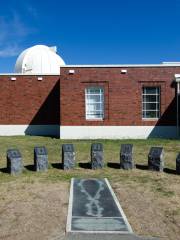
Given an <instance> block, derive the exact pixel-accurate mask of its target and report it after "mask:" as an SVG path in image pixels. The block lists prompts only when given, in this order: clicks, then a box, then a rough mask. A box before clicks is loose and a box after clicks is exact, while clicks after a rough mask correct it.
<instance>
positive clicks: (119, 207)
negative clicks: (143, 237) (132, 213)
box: [105, 178, 133, 233]
mask: <svg viewBox="0 0 180 240" xmlns="http://www.w3.org/2000/svg"><path fill="white" fill-rule="evenodd" d="M105 182H106V184H107V186H108V187H109V190H110V192H111V195H112V197H113V199H114V201H115V203H116V206H117V208H118V209H119V211H120V213H121V215H122V218H123V219H124V221H125V224H126V226H127V228H128V231H129V233H133V230H132V227H131V225H130V224H129V222H128V220H127V217H126V215H125V213H124V211H123V209H122V207H121V205H120V203H119V200H118V199H117V197H116V195H115V193H114V191H113V189H112V187H111V185H110V183H109V181H108V179H107V178H105Z"/></svg>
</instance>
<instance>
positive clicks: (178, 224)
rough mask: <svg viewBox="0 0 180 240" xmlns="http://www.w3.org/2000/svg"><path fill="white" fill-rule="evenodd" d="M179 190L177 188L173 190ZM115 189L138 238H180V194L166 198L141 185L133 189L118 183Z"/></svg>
mask: <svg viewBox="0 0 180 240" xmlns="http://www.w3.org/2000/svg"><path fill="white" fill-rule="evenodd" d="M177 187H178V186H175V185H174V186H173V187H172V188H174V189H176V188H177ZM114 188H115V192H116V194H117V196H118V198H119V201H120V203H121V206H122V208H123V210H124V212H125V214H126V216H127V218H128V221H129V223H130V224H131V226H132V228H133V231H134V232H135V233H136V234H137V235H140V236H154V237H159V238H162V239H165V240H175V239H176V240H178V239H180V203H179V201H178V199H179V198H177V197H176V195H170V196H169V197H167V196H163V194H162V193H159V194H157V192H156V191H155V192H153V191H151V190H150V189H149V188H148V187H147V188H145V186H138V185H133V187H131V186H126V185H125V184H123V185H121V184H119V183H116V184H114ZM179 194H180V191H179Z"/></svg>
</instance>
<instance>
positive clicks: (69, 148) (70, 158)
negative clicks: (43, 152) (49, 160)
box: [62, 144, 75, 170]
mask: <svg viewBox="0 0 180 240" xmlns="http://www.w3.org/2000/svg"><path fill="white" fill-rule="evenodd" d="M62 165H63V169H64V170H68V169H72V168H74V167H75V150H74V146H73V144H63V145H62Z"/></svg>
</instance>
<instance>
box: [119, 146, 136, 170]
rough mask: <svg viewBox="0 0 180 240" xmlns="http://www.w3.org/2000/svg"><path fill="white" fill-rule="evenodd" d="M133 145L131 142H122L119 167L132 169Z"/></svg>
mask: <svg viewBox="0 0 180 240" xmlns="http://www.w3.org/2000/svg"><path fill="white" fill-rule="evenodd" d="M132 155H133V145H132V144H122V145H121V151H120V168H123V169H125V170H128V169H133V168H134V162H133V156H132Z"/></svg>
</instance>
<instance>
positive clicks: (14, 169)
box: [7, 149, 23, 175]
mask: <svg viewBox="0 0 180 240" xmlns="http://www.w3.org/2000/svg"><path fill="white" fill-rule="evenodd" d="M7 170H8V172H9V173H10V174H12V175H16V174H20V173H21V172H22V170H23V163H22V155H21V153H20V151H19V150H18V149H8V150H7Z"/></svg>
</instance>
